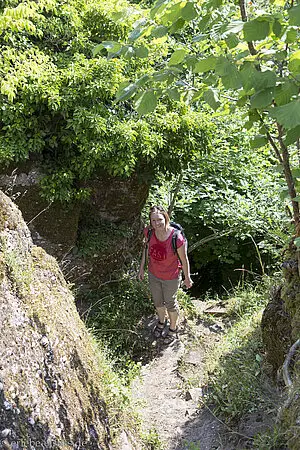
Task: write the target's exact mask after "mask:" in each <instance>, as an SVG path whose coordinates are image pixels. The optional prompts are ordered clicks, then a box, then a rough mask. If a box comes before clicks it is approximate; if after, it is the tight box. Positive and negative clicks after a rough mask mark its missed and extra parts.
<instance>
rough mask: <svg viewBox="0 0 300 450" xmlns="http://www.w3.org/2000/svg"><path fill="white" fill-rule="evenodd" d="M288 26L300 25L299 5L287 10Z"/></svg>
mask: <svg viewBox="0 0 300 450" xmlns="http://www.w3.org/2000/svg"><path fill="white" fill-rule="evenodd" d="M289 16H290V24H291V25H298V26H299V25H300V4H299V5H297V6H294V7H293V8H290V9H289Z"/></svg>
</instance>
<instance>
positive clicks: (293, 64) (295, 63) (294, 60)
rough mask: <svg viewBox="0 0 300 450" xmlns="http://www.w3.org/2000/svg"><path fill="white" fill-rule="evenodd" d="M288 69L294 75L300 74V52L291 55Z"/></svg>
mask: <svg viewBox="0 0 300 450" xmlns="http://www.w3.org/2000/svg"><path fill="white" fill-rule="evenodd" d="M288 68H289V70H290V71H291V72H292V74H293V75H298V74H299V73H300V50H298V51H297V52H295V53H293V54H292V55H291V57H290V60H289V64H288Z"/></svg>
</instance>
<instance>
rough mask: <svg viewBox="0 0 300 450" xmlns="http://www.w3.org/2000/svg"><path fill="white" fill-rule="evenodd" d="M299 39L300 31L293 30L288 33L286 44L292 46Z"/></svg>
mask: <svg viewBox="0 0 300 450" xmlns="http://www.w3.org/2000/svg"><path fill="white" fill-rule="evenodd" d="M297 38H298V30H297V29H296V28H291V29H289V30H288V31H287V33H286V38H285V42H286V43H287V44H292V43H293V42H296V41H297Z"/></svg>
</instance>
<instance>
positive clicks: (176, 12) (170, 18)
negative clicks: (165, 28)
mask: <svg viewBox="0 0 300 450" xmlns="http://www.w3.org/2000/svg"><path fill="white" fill-rule="evenodd" d="M183 6H184V5H183V4H182V3H180V2H178V3H175V4H174V5H172V6H171V8H169V9H168V10H167V11H166V12H165V14H164V15H163V16H162V17H161V23H162V24H163V25H169V24H173V26H174V23H175V22H176V21H177V20H178V19H179V18H180V19H181V20H182V21H183V23H185V20H184V19H182V17H181V11H182V8H183Z"/></svg>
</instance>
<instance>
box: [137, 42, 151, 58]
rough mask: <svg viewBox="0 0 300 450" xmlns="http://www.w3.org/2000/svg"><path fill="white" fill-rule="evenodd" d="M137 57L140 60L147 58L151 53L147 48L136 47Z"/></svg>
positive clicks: (142, 46)
mask: <svg viewBox="0 0 300 450" xmlns="http://www.w3.org/2000/svg"><path fill="white" fill-rule="evenodd" d="M134 50H135V55H136V56H137V57H138V58H147V57H148V54H149V51H148V49H147V47H145V46H144V45H140V46H139V47H136V48H135V49H134Z"/></svg>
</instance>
